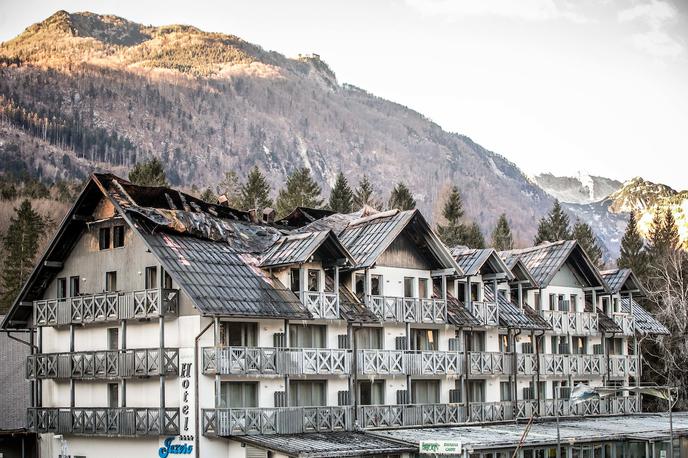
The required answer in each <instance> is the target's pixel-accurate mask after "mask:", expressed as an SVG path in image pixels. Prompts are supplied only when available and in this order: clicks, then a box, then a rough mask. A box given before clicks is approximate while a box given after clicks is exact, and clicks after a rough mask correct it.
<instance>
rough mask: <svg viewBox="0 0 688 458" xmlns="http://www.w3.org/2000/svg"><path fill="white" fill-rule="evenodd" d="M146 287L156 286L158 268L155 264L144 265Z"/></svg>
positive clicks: (152, 287) (154, 287)
mask: <svg viewBox="0 0 688 458" xmlns="http://www.w3.org/2000/svg"><path fill="white" fill-rule="evenodd" d="M144 286H145V288H146V289H156V288H157V287H158V268H157V267H156V266H148V267H146V280H145V285H144Z"/></svg>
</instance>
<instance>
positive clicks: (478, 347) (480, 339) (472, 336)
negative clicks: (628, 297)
mask: <svg viewBox="0 0 688 458" xmlns="http://www.w3.org/2000/svg"><path fill="white" fill-rule="evenodd" d="M465 335H466V351H485V331H466V332H465Z"/></svg>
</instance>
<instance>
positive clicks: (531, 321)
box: [485, 285, 551, 330]
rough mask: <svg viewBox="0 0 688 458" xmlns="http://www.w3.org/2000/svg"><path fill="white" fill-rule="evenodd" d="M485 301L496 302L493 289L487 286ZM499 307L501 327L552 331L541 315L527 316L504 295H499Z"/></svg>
mask: <svg viewBox="0 0 688 458" xmlns="http://www.w3.org/2000/svg"><path fill="white" fill-rule="evenodd" d="M485 300H486V301H489V302H494V300H495V299H494V293H493V291H492V287H491V286H489V285H485ZM497 305H498V306H499V325H500V326H503V327H506V328H516V329H535V330H543V329H551V327H550V325H549V324H548V323H547V321H546V320H545V319H544V318H542V317H541V316H540V315H537V314H535V315H534V316H533V315H526V314H525V313H524V312H523V311H522V310H521V309H520V308H519V307H518V305H516V304H514V303H512V302H511V301H509V300H508V299H507V298H506V297H504V296H503V295H501V294H499V293H497Z"/></svg>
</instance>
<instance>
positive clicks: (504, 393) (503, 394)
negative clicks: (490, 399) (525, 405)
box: [499, 382, 511, 401]
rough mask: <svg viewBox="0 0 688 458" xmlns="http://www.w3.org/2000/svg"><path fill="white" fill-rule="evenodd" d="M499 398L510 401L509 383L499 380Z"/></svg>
mask: <svg viewBox="0 0 688 458" xmlns="http://www.w3.org/2000/svg"><path fill="white" fill-rule="evenodd" d="M499 400H500V401H511V383H509V382H499Z"/></svg>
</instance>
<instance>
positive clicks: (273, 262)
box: [260, 231, 331, 267]
mask: <svg viewBox="0 0 688 458" xmlns="http://www.w3.org/2000/svg"><path fill="white" fill-rule="evenodd" d="M330 233H331V232H330V231H319V232H306V233H303V234H296V235H286V236H284V237H282V238H280V239H279V240H278V241H277V242H276V243H275V244H274V245H273V246H272V247H270V248H269V249H268V250H267V252H266V253H265V254H264V255H263V256H261V259H262V261H261V263H260V265H261V267H275V266H281V265H288V264H300V263H304V262H306V261H308V258H310V257H311V256H312V255H313V253H315V251H316V250H317V249H318V248H319V247H320V245H322V243H323V242H324V241H325V240H326V239H327V237H328V235H329V234H330Z"/></svg>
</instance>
